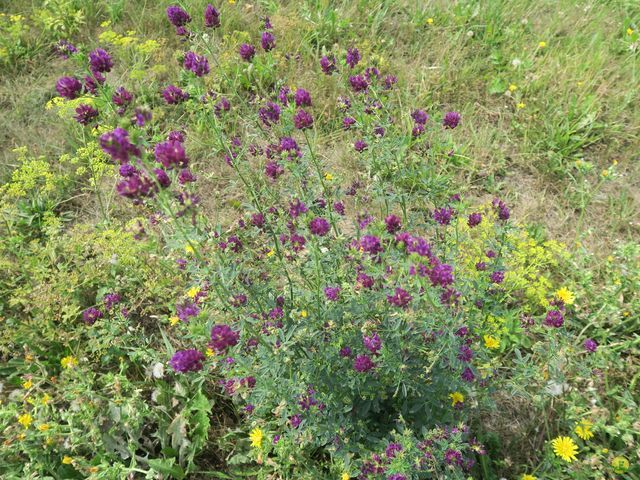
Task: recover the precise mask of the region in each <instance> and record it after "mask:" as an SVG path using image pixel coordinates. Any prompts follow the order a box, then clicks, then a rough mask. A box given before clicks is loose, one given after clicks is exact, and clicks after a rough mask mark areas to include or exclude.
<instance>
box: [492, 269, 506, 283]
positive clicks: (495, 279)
mask: <svg viewBox="0 0 640 480" xmlns="http://www.w3.org/2000/svg"><path fill="white" fill-rule="evenodd" d="M489 280H491V283H495V284H500V283H502V282H503V281H504V272H503V271H502V270H496V271H495V272H493V273H492V274H491V276H490V277H489Z"/></svg>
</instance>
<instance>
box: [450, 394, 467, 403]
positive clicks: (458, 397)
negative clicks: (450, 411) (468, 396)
mask: <svg viewBox="0 0 640 480" xmlns="http://www.w3.org/2000/svg"><path fill="white" fill-rule="evenodd" d="M449 398H450V399H451V406H452V407H455V406H456V405H457V404H459V403H464V395H462V394H461V393H460V392H453V393H450V394H449Z"/></svg>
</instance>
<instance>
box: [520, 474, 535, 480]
mask: <svg viewBox="0 0 640 480" xmlns="http://www.w3.org/2000/svg"><path fill="white" fill-rule="evenodd" d="M520 480H538V477H534V476H533V475H529V474H528V473H525V474H524V475H522V478H521V479H520Z"/></svg>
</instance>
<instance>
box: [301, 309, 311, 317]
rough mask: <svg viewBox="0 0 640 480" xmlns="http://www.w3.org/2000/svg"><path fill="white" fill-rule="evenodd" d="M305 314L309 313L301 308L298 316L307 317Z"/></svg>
mask: <svg viewBox="0 0 640 480" xmlns="http://www.w3.org/2000/svg"><path fill="white" fill-rule="evenodd" d="M307 315H309V314H308V313H307V311H306V310H302V311H301V312H300V316H301V317H302V318H307Z"/></svg>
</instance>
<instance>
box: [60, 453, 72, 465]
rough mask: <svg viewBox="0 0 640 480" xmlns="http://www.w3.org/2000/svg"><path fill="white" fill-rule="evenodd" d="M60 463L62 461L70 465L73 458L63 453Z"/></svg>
mask: <svg viewBox="0 0 640 480" xmlns="http://www.w3.org/2000/svg"><path fill="white" fill-rule="evenodd" d="M62 463H64V464H65V465H71V464H72V463H73V458H71V457H68V456H67V455H65V456H64V457H62Z"/></svg>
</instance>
